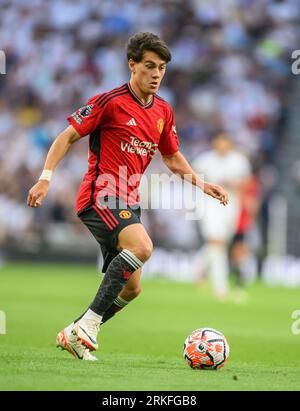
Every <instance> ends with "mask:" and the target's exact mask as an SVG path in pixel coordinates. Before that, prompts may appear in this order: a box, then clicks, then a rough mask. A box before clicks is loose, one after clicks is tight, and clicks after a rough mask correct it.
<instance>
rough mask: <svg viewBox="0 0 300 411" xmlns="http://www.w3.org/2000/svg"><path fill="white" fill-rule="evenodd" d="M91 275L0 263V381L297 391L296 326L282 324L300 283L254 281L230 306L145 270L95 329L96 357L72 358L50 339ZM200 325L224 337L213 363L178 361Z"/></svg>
mask: <svg viewBox="0 0 300 411" xmlns="http://www.w3.org/2000/svg"><path fill="white" fill-rule="evenodd" d="M99 280H100V277H99V276H98V275H96V270H95V268H94V267H90V266H62V265H53V266H52V265H33V264H23V265H21V264H19V265H18V264H10V265H7V266H5V267H3V268H1V269H0V310H2V311H4V312H5V314H6V334H3V335H0V390H97V391H102V390H112V391H113V390H158V391H160V390H175V391H183V390H194V391H201V390H299V388H300V361H299V347H300V334H298V335H294V334H293V333H292V331H291V326H292V323H293V321H295V320H293V319H292V318H291V315H292V312H293V311H294V310H297V309H298V310H299V309H300V289H284V288H279V287H266V286H264V285H262V284H260V283H258V284H255V285H253V286H251V287H250V288H249V299H248V301H247V302H246V303H244V304H240V305H237V304H234V303H232V302H227V303H220V302H216V301H215V300H214V299H213V297H212V296H211V294H210V293H209V292H208V290H206V289H199V288H198V287H196V286H195V285H194V284H185V283H175V282H170V281H167V280H159V279H157V280H146V279H145V280H143V282H142V283H143V292H142V294H141V295H140V297H139V298H138V299H136V300H135V301H134V302H132V303H131V304H130V305H129V306H128V307H127V308H125V309H124V310H123V312H120V313H119V314H117V316H115V317H114V318H113V319H112V320H110V321H109V322H107V323H106V324H105V325H103V327H102V329H101V330H100V334H99V343H100V349H99V351H98V352H97V354H96V355H97V356H98V358H99V361H98V362H95V363H90V362H84V361H78V360H76V359H75V358H73V357H72V356H71V355H70V354H68V353H67V352H62V351H60V350H58V349H56V348H55V337H56V334H57V332H58V331H59V330H60V329H61V328H63V327H64V326H66V325H67V324H68V323H69V322H71V320H73V319H74V317H75V316H77V314H80V313H81V312H82V311H83V310H84V309H85V308H86V306H87V304H88V303H89V302H90V300H91V299H92V297H93V296H94V294H95V292H96V289H97V288H98V284H99ZM202 326H205V327H213V328H216V329H218V330H220V331H222V332H223V333H224V334H225V335H226V337H227V339H228V342H229V344H230V348H231V355H230V358H229V360H228V362H227V363H226V364H225V366H224V368H223V369H221V370H219V371H200V370H192V369H190V368H189V367H188V366H187V364H186V363H185V362H184V361H183V358H182V347H183V342H184V340H185V338H186V336H187V335H188V334H189V333H190V332H191V331H193V330H194V329H196V328H200V327H202Z"/></svg>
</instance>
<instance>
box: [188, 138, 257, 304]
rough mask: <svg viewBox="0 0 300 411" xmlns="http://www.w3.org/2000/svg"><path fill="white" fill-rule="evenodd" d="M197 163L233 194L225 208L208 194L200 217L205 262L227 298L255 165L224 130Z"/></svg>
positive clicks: (222, 296)
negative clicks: (244, 197)
mask: <svg viewBox="0 0 300 411" xmlns="http://www.w3.org/2000/svg"><path fill="white" fill-rule="evenodd" d="M193 166H194V169H195V170H196V171H197V172H198V173H203V174H204V175H205V176H206V177H207V178H209V179H212V180H213V181H216V182H218V183H219V184H222V186H223V187H225V188H226V190H228V193H229V195H230V204H229V205H228V207H226V208H224V209H221V210H220V209H218V208H216V207H215V206H216V204H215V202H214V201H210V200H211V199H210V198H208V197H207V198H206V199H205V200H206V201H205V203H206V204H205V205H206V207H205V210H204V214H203V216H202V218H201V220H199V224H200V228H201V231H202V235H203V237H204V240H205V245H204V247H202V250H201V257H200V258H201V265H202V268H203V271H205V272H207V273H208V274H209V275H210V277H211V280H212V286H213V291H214V294H215V295H216V297H217V298H219V299H221V300H223V299H226V298H227V296H228V288H229V283H228V276H229V262H228V256H227V251H228V247H229V244H230V242H231V241H232V238H233V236H234V234H235V231H236V227H237V222H238V218H239V214H240V193H241V190H242V189H243V186H244V185H245V183H246V182H247V181H248V179H249V177H250V175H251V165H250V163H249V160H248V159H247V157H246V156H244V155H243V154H242V153H240V152H239V151H238V150H236V149H235V147H234V143H233V141H232V139H231V137H230V136H229V135H227V134H225V133H220V134H217V135H216V136H215V137H214V138H213V140H212V150H209V151H207V152H205V153H202V154H200V155H199V156H198V157H197V158H196V159H195V160H194V163H193Z"/></svg>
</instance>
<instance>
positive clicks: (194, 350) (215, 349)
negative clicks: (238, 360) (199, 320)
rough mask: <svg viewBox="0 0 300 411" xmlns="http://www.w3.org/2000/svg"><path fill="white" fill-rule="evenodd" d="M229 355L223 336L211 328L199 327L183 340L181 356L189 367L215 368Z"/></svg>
mask: <svg viewBox="0 0 300 411" xmlns="http://www.w3.org/2000/svg"><path fill="white" fill-rule="evenodd" d="M228 356H229V345H228V343H227V341H226V338H225V336H224V335H223V334H222V333H221V332H220V331H217V330H214V329H213V328H199V329H197V330H195V331H193V332H192V333H191V334H190V335H189V336H188V337H187V339H186V340H185V342H184V346H183V357H184V359H185V360H186V362H187V363H188V365H189V366H190V367H191V368H194V369H202V370H217V369H218V368H222V367H223V366H224V363H225V361H226V360H227V358H228Z"/></svg>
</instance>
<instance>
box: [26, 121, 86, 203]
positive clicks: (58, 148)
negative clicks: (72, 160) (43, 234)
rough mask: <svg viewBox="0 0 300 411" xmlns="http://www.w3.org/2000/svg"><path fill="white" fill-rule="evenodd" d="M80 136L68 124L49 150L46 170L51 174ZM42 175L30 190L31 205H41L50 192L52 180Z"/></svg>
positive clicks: (29, 200)
mask: <svg viewBox="0 0 300 411" xmlns="http://www.w3.org/2000/svg"><path fill="white" fill-rule="evenodd" d="M80 138H81V136H80V134H79V133H78V132H77V131H76V130H75V128H74V127H73V126H72V125H70V126H68V127H67V128H66V129H65V130H64V131H62V132H61V133H60V134H59V135H58V136H57V137H56V139H55V140H54V142H53V143H52V145H51V147H50V149H49V151H48V154H47V158H46V161H45V165H44V170H48V171H49V172H50V174H51V172H53V171H54V169H55V168H56V166H57V165H58V163H59V162H60V160H61V159H62V158H63V157H64V156H65V154H66V153H67V151H68V149H69V148H70V146H71V145H72V144H73V143H75V141H77V140H79V139H80ZM41 177H42V176H41ZM41 177H40V179H39V181H38V182H37V183H36V184H35V185H34V186H33V187H32V188H31V189H30V190H29V193H28V197H27V204H28V205H29V206H30V207H34V208H37V207H40V206H41V205H42V202H43V199H44V198H45V197H46V195H47V193H48V189H49V184H50V181H48V180H46V179H42V178H41Z"/></svg>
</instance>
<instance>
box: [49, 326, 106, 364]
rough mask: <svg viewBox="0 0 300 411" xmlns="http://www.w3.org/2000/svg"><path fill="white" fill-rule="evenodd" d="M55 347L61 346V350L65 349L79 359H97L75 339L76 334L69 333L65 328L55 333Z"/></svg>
mask: <svg viewBox="0 0 300 411" xmlns="http://www.w3.org/2000/svg"><path fill="white" fill-rule="evenodd" d="M56 347H57V348H61V350H67V351H68V352H69V353H70V354H72V355H73V356H74V357H75V358H77V359H79V360H84V361H98V358H97V357H95V356H94V355H92V354H91V353H90V351H89V349H88V348H86V346H85V345H83V344H82V343H81V341H80V340H78V339H77V336H76V335H74V334H69V333H68V332H67V331H66V328H65V329H63V330H61V331H60V332H59V333H58V334H57V337H56Z"/></svg>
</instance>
